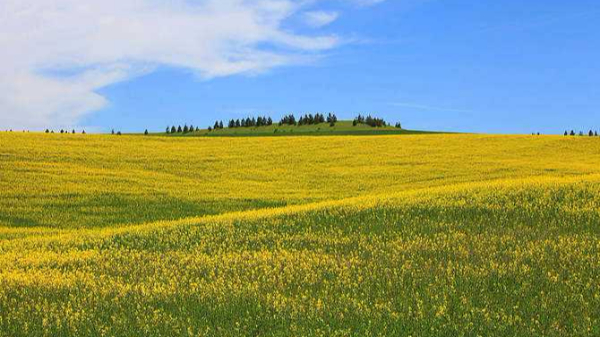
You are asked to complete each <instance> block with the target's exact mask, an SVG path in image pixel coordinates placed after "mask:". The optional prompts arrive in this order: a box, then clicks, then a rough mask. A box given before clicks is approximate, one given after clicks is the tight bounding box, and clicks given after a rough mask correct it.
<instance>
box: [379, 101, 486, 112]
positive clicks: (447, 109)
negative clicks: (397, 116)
mask: <svg viewBox="0 0 600 338" xmlns="http://www.w3.org/2000/svg"><path fill="white" fill-rule="evenodd" d="M388 105H390V106H393V107H403V108H412V109H417V110H423V111H440V112H453V113H475V111H473V110H467V109H457V108H450V107H439V106H430V105H424V104H415V103H407V102H390V103H388Z"/></svg>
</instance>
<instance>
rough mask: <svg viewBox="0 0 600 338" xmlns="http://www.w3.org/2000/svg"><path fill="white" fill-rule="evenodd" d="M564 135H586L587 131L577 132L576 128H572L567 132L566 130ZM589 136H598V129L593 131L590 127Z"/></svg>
mask: <svg viewBox="0 0 600 338" xmlns="http://www.w3.org/2000/svg"><path fill="white" fill-rule="evenodd" d="M564 135H565V136H575V135H578V136H584V135H585V133H584V132H583V131H580V132H579V133H577V134H575V131H574V130H571V132H567V131H566V130H565V133H564ZM587 136H598V131H592V130H591V129H590V131H589V132H588V133H587Z"/></svg>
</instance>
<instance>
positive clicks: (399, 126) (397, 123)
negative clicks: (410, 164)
mask: <svg viewBox="0 0 600 338" xmlns="http://www.w3.org/2000/svg"><path fill="white" fill-rule="evenodd" d="M396 128H398V129H402V124H400V122H396ZM566 133H567V132H566V131H565V135H567V134H566Z"/></svg>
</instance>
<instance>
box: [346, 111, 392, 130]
mask: <svg viewBox="0 0 600 338" xmlns="http://www.w3.org/2000/svg"><path fill="white" fill-rule="evenodd" d="M359 124H366V125H368V126H371V127H386V126H387V125H388V124H387V122H385V120H384V119H381V118H377V117H373V116H371V115H370V114H369V115H367V116H366V117H365V116H362V115H361V114H358V116H357V117H355V118H354V120H353V121H352V125H353V126H357V125H359ZM396 127H397V128H400V123H397V124H396Z"/></svg>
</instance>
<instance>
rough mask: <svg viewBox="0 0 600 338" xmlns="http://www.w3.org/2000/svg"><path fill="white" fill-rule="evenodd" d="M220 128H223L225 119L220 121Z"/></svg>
mask: <svg viewBox="0 0 600 338" xmlns="http://www.w3.org/2000/svg"><path fill="white" fill-rule="evenodd" d="M219 129H223V121H219Z"/></svg>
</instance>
